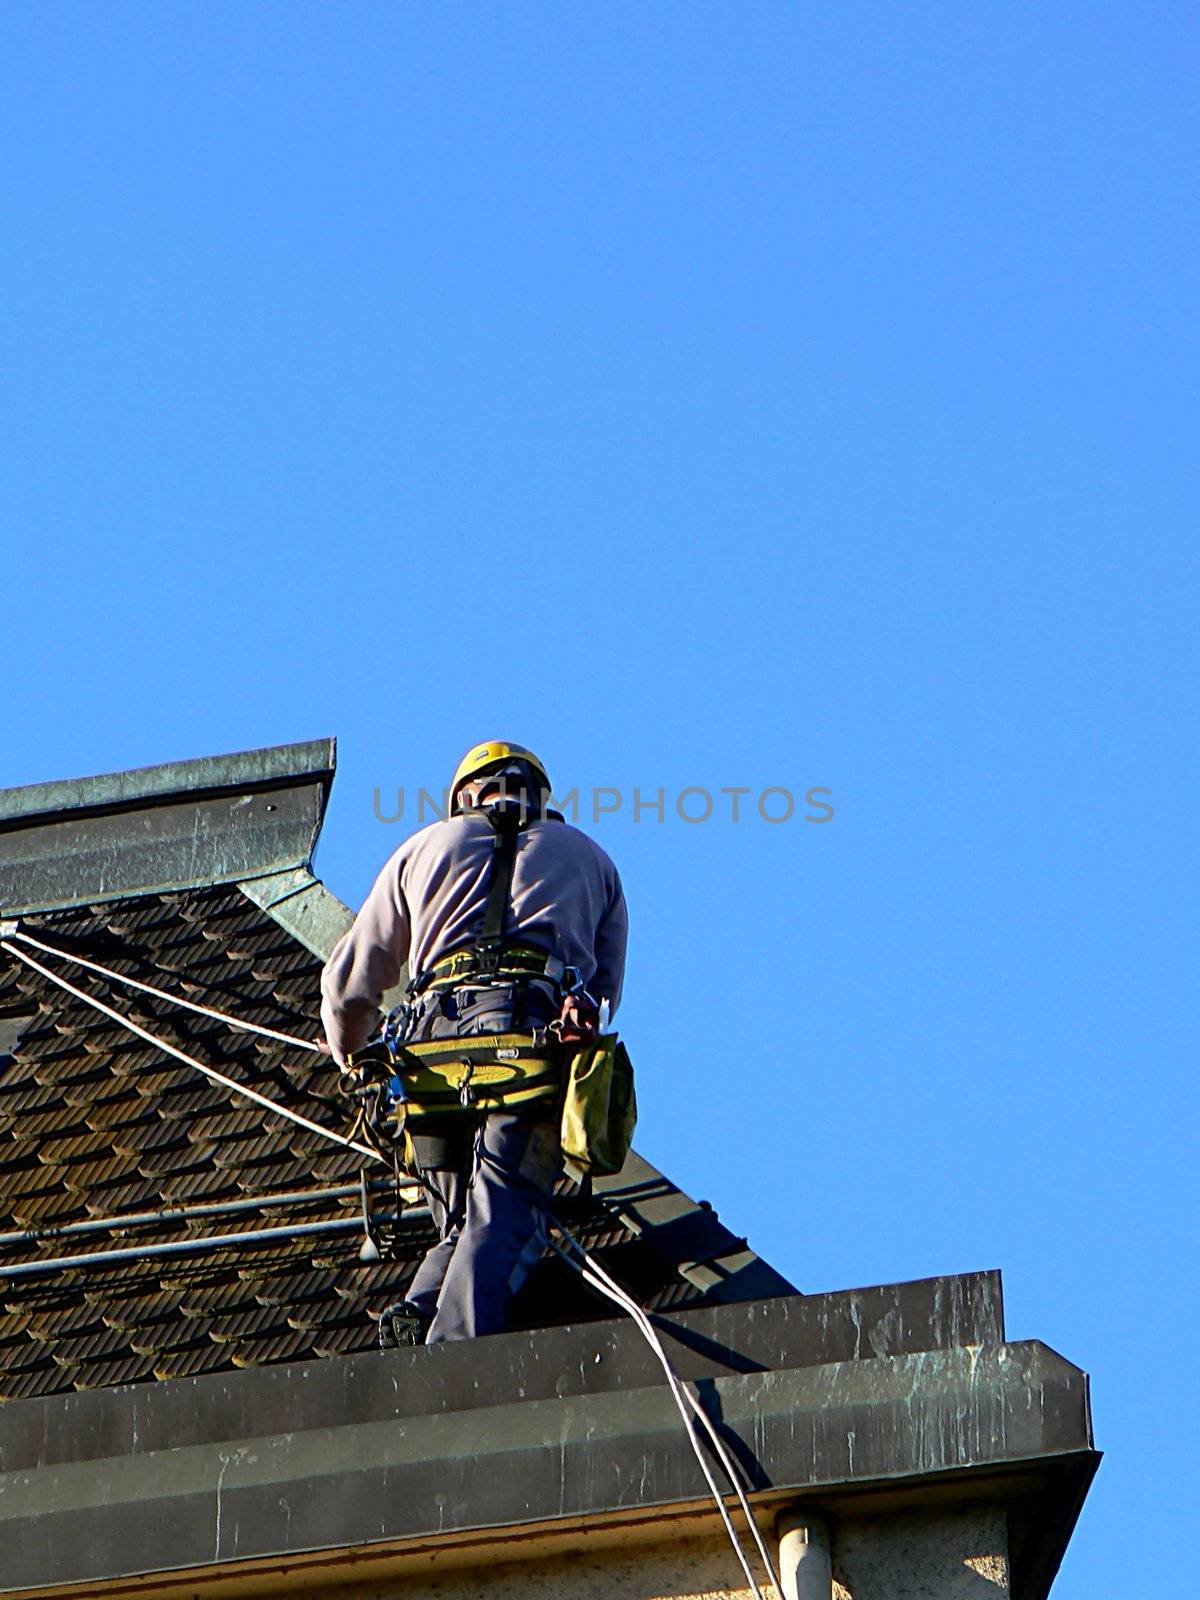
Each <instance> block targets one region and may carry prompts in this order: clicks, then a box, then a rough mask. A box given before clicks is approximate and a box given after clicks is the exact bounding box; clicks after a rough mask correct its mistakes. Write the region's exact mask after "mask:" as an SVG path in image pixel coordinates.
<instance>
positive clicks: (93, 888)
mask: <svg viewBox="0 0 1200 1600" xmlns="http://www.w3.org/2000/svg"><path fill="white" fill-rule="evenodd" d="M336 751H337V745H336V740H334V739H332V738H329V739H313V740H308V741H306V742H302V743H298V744H287V745H275V746H272V747H269V748H266V749H262V750H246V751H241V752H237V753H234V754H231V755H224V756H204V757H201V758H199V759H198V760H192V761H178V762H170V763H167V764H164V765H161V766H154V767H141V768H137V769H135V770H132V771H129V772H115V773H106V774H101V775H100V776H97V777H89V778H71V779H65V780H62V781H59V782H54V783H35V784H28V785H25V786H23V787H21V788H15V789H7V790H2V791H0V911H3V912H5V913H7V914H9V915H12V914H15V913H20V912H33V911H49V910H58V909H62V908H64V907H68V906H78V905H89V904H95V903H100V902H104V901H109V900H116V899H121V898H122V897H124V896H127V895H134V894H154V893H163V892H169V891H171V890H177V889H187V888H193V887H197V886H202V885H211V884H218V883H237V882H240V881H242V880H246V879H255V878H259V877H264V876H267V875H269V874H276V873H280V872H285V871H288V870H291V869H296V868H305V867H307V866H308V864H309V863H310V862H311V860H312V855H313V851H314V849H315V848H316V842H317V836H318V834H319V832H320V828H321V822H322V820H323V818H324V815H325V805H326V802H327V800H328V797H329V790H330V786H331V784H332V782H333V775H334V770H335V766H336V759H337V756H336Z"/></svg>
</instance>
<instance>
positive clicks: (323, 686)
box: [0, 0, 1200, 1600]
mask: <svg viewBox="0 0 1200 1600" xmlns="http://www.w3.org/2000/svg"><path fill="white" fill-rule="evenodd" d="M1198 33H1200V28H1198V26H1197V20H1196V16H1195V14H1194V12H1193V11H1192V10H1191V8H1188V7H1184V6H1182V5H1177V4H1149V5H1146V4H1142V5H1136V6H1135V5H1132V4H1127V5H1118V4H1106V3H1103V0H1099V3H1095V4H1091V5H1082V4H1077V3H1070V0H1068V3H1063V4H1059V5H1057V6H1042V5H1031V4H1022V3H1013V4H1006V5H995V4H981V5H971V6H955V5H949V4H945V5H933V4H914V5H900V6H897V5H884V4H855V3H850V4H846V5H841V6H837V7H815V6H809V5H782V4H775V3H764V4H761V5H756V6H732V5H718V4H713V3H703V0H702V3H699V4H696V3H689V4H686V5H685V4H680V3H670V0H660V3H658V4H656V5H654V6H644V5H632V4H625V3H620V0H613V3H609V4H606V5H604V6H601V7H596V6H585V5H582V4H575V3H569V4H562V5H536V4H529V3H526V4H511V5H506V6H469V5H461V4H457V5H456V4H439V5H437V6H416V5H392V4H389V5H379V4H368V3H356V4H354V5H340V6H334V5H312V4H305V3H301V0H292V3H289V4H266V3H261V0H257V3H256V0H239V3H238V4H232V3H228V0H226V3H207V4H202V5H201V4H195V3H191V0H182V3H176V4H172V5H171V6H163V5H160V4H145V5H142V4H112V3H108V4H105V3H100V4H86V5H85V4H83V3H72V4H62V3H54V0H42V3H39V4H38V5H37V6H25V7H8V8H6V9H5V11H4V13H3V15H2V16H0V107H2V108H3V109H2V110H0V131H2V133H3V137H2V138H0V190H2V192H3V196H4V200H3V205H2V207H0V229H2V230H3V238H2V240H0V293H2V296H3V306H4V317H3V328H4V331H3V335H2V338H3V359H2V361H0V406H2V408H3V416H2V422H3V432H2V438H3V444H2V445H0V508H2V510H0V516H2V517H3V523H4V547H5V551H6V555H7V571H8V574H9V584H8V590H7V598H6V606H5V614H6V615H5V645H6V648H5V651H4V659H5V678H6V685H7V692H6V694H5V697H4V705H5V713H6V714H5V729H4V732H5V738H4V751H5V757H6V760H5V769H6V770H5V772H4V774H3V776H2V780H0V781H3V782H4V783H7V784H17V783H24V782H32V781H36V780H40V779H47V778H56V777H65V776H73V775H77V774H82V773H86V772H94V771H111V770H116V769H120V768H124V767H128V766H138V765H144V764H147V763H151V762H155V761H160V760H169V759H175V758H180V757H186V756H191V755H202V754H210V753H216V752H220V751H226V750H235V749H242V748H249V747H253V746H258V745H264V744H275V743H281V742H284V741H287V740H291V739H298V738H309V737H314V736H317V735H323V734H327V733H336V734H337V735H338V737H339V741H340V765H339V777H338V780H337V784H336V788H335V793H334V799H333V803H332V806H331V810H330V814H329V818H328V821H327V824H326V828H325V834H324V838H323V842H322V845H321V850H320V854H319V858H318V866H319V869H320V870H321V872H322V874H323V875H324V876H325V877H326V879H327V881H328V882H329V883H330V884H331V885H332V887H333V888H334V889H335V890H337V891H338V892H339V893H340V894H341V895H342V896H343V898H345V899H347V900H349V901H351V902H354V903H357V901H358V900H359V899H360V898H361V897H362V895H363V894H364V893H365V891H366V889H367V887H368V885H369V883H370V881H371V878H372V876H373V874H374V872H375V870H376V869H377V867H378V866H379V865H380V863H381V862H382V860H383V858H384V857H385V856H386V854H387V853H388V852H389V851H390V850H391V849H392V848H393V847H394V845H395V844H397V843H398V842H399V840H400V838H401V837H402V836H403V833H404V832H405V830H406V827H407V826H408V823H398V824H386V823H381V822H379V821H377V820H376V818H375V816H374V814H373V812H374V807H373V792H374V790H375V789H376V788H379V789H380V790H381V791H382V793H383V796H384V809H385V810H387V809H389V808H390V807H389V804H388V801H389V798H390V797H392V796H394V792H395V789H396V787H397V786H398V785H402V784H403V785H406V786H408V787H409V790H410V794H411V793H413V792H415V788H416V786H418V785H420V784H425V785H427V786H430V787H434V786H440V785H441V784H442V783H444V782H445V781H446V778H447V776H448V773H449V771H450V770H451V769H452V767H453V765H454V763H455V762H456V761H457V759H458V757H459V755H460V754H461V753H462V751H463V749H465V747H466V746H467V745H468V744H470V743H472V742H474V741H475V740H477V739H480V738H487V737H494V736H506V737H511V738H515V739H518V740H520V741H522V742H524V743H527V744H530V745H532V746H533V747H534V748H535V749H537V750H538V751H539V752H540V753H541V754H542V755H543V757H544V759H545V760H546V762H547V764H548V766H549V768H550V771H551V774H552V776H553V778H554V780H555V783H556V786H558V787H560V788H561V787H570V786H572V785H578V786H580V787H581V789H582V790H583V791H584V792H585V793H588V792H590V790H591V788H592V787H593V786H596V785H606V786H611V787H614V788H617V789H619V790H620V791H622V793H623V794H624V796H625V797H626V798H625V801H624V804H623V808H622V810H621V811H620V812H618V813H616V814H615V815H611V816H606V817H603V818H601V819H600V821H598V822H597V823H596V824H595V825H594V826H593V825H592V824H591V823H590V822H589V823H588V826H589V827H591V829H592V831H593V832H594V833H595V835H596V837H598V838H599V839H600V840H601V842H602V843H603V844H604V845H605V847H606V848H607V849H609V851H610V853H611V854H612V855H613V856H614V858H615V859H616V860H617V862H618V864H619V866H620V868H621V871H622V874H623V877H624V879H625V883H626V889H627V894H628V898H629V902H630V908H631V916H632V922H633V932H632V939H631V950H630V975H629V982H628V990H627V998H626V1003H625V1007H624V1010H623V1015H622V1023H623V1028H624V1031H625V1034H626V1036H627V1038H628V1040H629V1042H630V1046H631V1049H632V1052H633V1055H634V1058H635V1060H636V1062H637V1065H638V1070H639V1078H640V1098H641V1104H642V1125H641V1130H640V1134H639V1141H638V1142H639V1147H640V1148H641V1149H642V1151H643V1152H644V1153H645V1154H646V1155H647V1156H648V1157H650V1158H651V1159H652V1160H654V1161H655V1162H657V1163H658V1164H659V1165H661V1166H662V1167H663V1168H664V1169H665V1170H666V1171H668V1172H669V1173H670V1174H671V1175H672V1176H673V1177H674V1178H675V1179H676V1181H678V1182H679V1183H680V1184H681V1185H683V1186H684V1187H686V1188H687V1189H689V1190H690V1191H691V1192H692V1193H693V1194H696V1195H702V1196H705V1197H706V1198H708V1199H710V1200H711V1201H712V1202H713V1203H714V1205H716V1206H717V1207H718V1209H719V1210H720V1211H721V1213H722V1215H723V1216H724V1217H725V1218H726V1220H728V1221H729V1222H730V1224H731V1225H732V1226H733V1227H734V1229H735V1231H737V1232H747V1233H749V1235H750V1236H751V1239H752V1241H753V1242H754V1244H755V1245H756V1247H757V1248H758V1249H759V1251H760V1252H761V1253H762V1254H764V1255H765V1256H767V1257H768V1259H770V1260H771V1261H772V1262H773V1263H775V1264H776V1265H777V1266H778V1267H780V1269H781V1270H783V1271H784V1272H786V1273H787V1274H789V1275H790V1276H791V1277H792V1278H793V1280H794V1281H795V1282H796V1283H797V1285H798V1286H799V1287H801V1288H804V1289H808V1290H817V1289H828V1288H838V1287H846V1286H849V1285H853V1284H860V1283H869V1282H880V1281H893V1280H896V1279H902V1278H906V1277H915V1276H923V1275H928V1274H933V1273H940V1272H955V1271H962V1270H967V1269H972V1268H981V1267H992V1266H999V1267H1001V1268H1002V1269H1003V1270H1004V1273H1005V1286H1006V1298H1007V1305H1008V1314H1009V1329H1010V1335H1011V1336H1012V1337H1015V1338H1030V1337H1037V1338H1042V1339H1044V1340H1046V1341H1047V1342H1048V1343H1050V1344H1052V1345H1054V1346H1055V1347H1056V1348H1058V1349H1059V1350H1061V1351H1062V1352H1063V1353H1064V1354H1066V1355H1067V1356H1068V1357H1070V1358H1071V1359H1072V1360H1074V1361H1076V1362H1077V1363H1078V1364H1079V1365H1081V1366H1083V1367H1085V1368H1086V1369H1088V1370H1089V1371H1090V1372H1091V1373H1092V1374H1093V1391H1094V1404H1095V1416H1096V1426H1097V1438H1098V1442H1099V1444H1100V1445H1101V1447H1102V1448H1103V1449H1105V1450H1106V1451H1107V1452H1108V1455H1107V1459H1106V1460H1105V1462H1104V1464H1103V1466H1102V1468H1101V1472H1100V1476H1099V1478H1098V1480H1097V1483H1096V1485H1095V1488H1094V1490H1093V1492H1092V1495H1091V1498H1090V1500H1089V1502H1088V1506H1087V1508H1086V1509H1085V1512H1084V1515H1083V1518H1082V1522H1081V1525H1080V1528H1079V1531H1078V1532H1077V1534H1076V1537H1075V1541H1074V1543H1073V1545H1072V1547H1071V1550H1070V1552H1069V1554H1068V1557H1067V1560H1066V1563H1065V1566H1064V1569H1063V1574H1062V1576H1061V1578H1060V1579H1059V1582H1058V1585H1057V1587H1056V1589H1055V1594H1056V1596H1059V1597H1061V1600H1085V1597H1086V1600H1092V1597H1093V1596H1095V1595H1096V1594H1100V1593H1103V1594H1114V1595H1116V1594H1122V1595H1129V1594H1135V1593H1138V1592H1141V1591H1142V1590H1143V1589H1144V1588H1145V1586H1146V1583H1147V1581H1148V1580H1147V1575H1146V1571H1147V1569H1146V1560H1147V1551H1152V1552H1153V1559H1154V1564H1155V1566H1156V1567H1157V1568H1158V1569H1159V1570H1160V1571H1165V1572H1178V1571H1183V1570H1187V1565H1188V1563H1189V1562H1190V1558H1191V1551H1190V1546H1188V1545H1187V1544H1186V1543H1185V1538H1184V1529H1183V1508H1184V1507H1190V1506H1192V1505H1193V1504H1194V1502H1195V1499H1196V1496H1197V1492H1198V1490H1200V1473H1198V1471H1197V1468H1196V1463H1195V1451H1194V1445H1193V1443H1192V1441H1191V1438H1190V1434H1189V1424H1188V1421H1187V1418H1188V1415H1189V1408H1191V1413H1190V1414H1191V1415H1194V1401H1195V1386H1194V1377H1193V1372H1194V1367H1195V1363H1194V1362H1193V1361H1192V1360H1191V1356H1190V1353H1189V1351H1188V1349H1187V1346H1186V1342H1185V1337H1184V1330H1186V1329H1187V1328H1189V1327H1190V1326H1192V1324H1193V1322H1194V1321H1195V1315H1196V1312H1197V1309H1198V1306H1197V1294H1196V1289H1195V1286H1194V1277H1195V1273H1194V1259H1195V1234H1194V1226H1193V1222H1192V1219H1193V1215H1194V1204H1193V1201H1192V1187H1193V1183H1194V1178H1195V1171H1196V1140H1195V1134H1196V1119H1195V1108H1194V1093H1193V1088H1192V1077H1193V1071H1194V1060H1195V1026H1194V1021H1195V1012H1194V1008H1193V993H1194V988H1195V984H1194V963H1195V954H1194V952H1195V935H1196V927H1195V922H1196V912H1195V907H1196V903H1197V895H1196V871H1195V869H1196V847H1195V842H1194V820H1193V819H1194V805H1193V804H1192V789H1191V786H1192V784H1193V783H1194V778H1195V772H1196V751H1195V747H1194V746H1195V739H1194V734H1195V728H1196V726H1197V719H1196V708H1195V704H1194V701H1195V687H1196V681H1195V659H1194V645H1193V640H1194V629H1195V616H1196V598H1197V596H1196V582H1195V579H1196V556H1195V531H1196V501H1197V495H1196V449H1195V441H1196V427H1197V405H1196V388H1195V371H1196V359H1197V354H1198V352H1197V343H1198V340H1197V320H1196V313H1195V305H1196V291H1197V283H1196V273H1195V269H1194V261H1195V239H1196V235H1197V220H1198V219H1197V216H1196V211H1197V201H1196V185H1195V180H1194V172H1195V158H1196V109H1195V107H1196V92H1195V61H1196V53H1197V46H1198V44H1200V38H1198ZM1190 646H1191V647H1193V648H1189V647H1190ZM1189 730H1190V731H1189ZM635 784H636V785H639V786H640V787H641V788H642V791H643V793H646V792H648V791H649V792H653V791H654V790H656V789H657V788H658V787H660V786H661V787H662V788H663V789H664V791H665V795H666V797H667V804H668V815H667V819H666V820H665V821H664V822H663V823H661V824H659V823H658V822H656V821H655V820H653V819H652V818H650V817H649V816H643V818H642V820H641V821H640V822H636V821H635V820H634V819H633V817H632V816H631V815H630V803H631V796H632V789H633V786H634V785H635ZM733 785H745V786H748V787H749V788H750V790H751V795H752V799H753V797H754V796H757V795H758V794H759V793H761V791H762V790H763V789H765V788H767V787H784V788H788V789H790V790H792V791H793V792H794V793H795V794H796V795H797V796H801V795H803V793H804V791H805V790H806V789H808V788H809V787H811V786H814V785H820V786H823V787H825V788H828V789H829V790H831V791H832V801H833V805H834V807H835V815H834V817H833V819H832V820H831V821H829V822H827V823H825V824H812V823H805V822H804V821H803V820H802V818H801V816H800V814H799V811H798V813H797V815H796V817H794V818H793V819H792V820H791V821H789V822H787V823H767V822H764V821H763V820H762V819H761V818H760V817H759V816H758V815H757V813H756V811H754V812H752V813H751V814H750V815H749V816H748V817H747V818H746V820H744V821H743V822H741V823H739V824H736V825H735V824H733V823H732V821H731V820H729V817H728V812H727V809H725V808H726V807H727V802H726V801H724V800H722V801H721V804H720V806H719V807H718V809H717V814H716V815H715V816H714V818H713V819H712V820H711V821H709V822H707V823H703V824H688V823H685V822H683V821H681V820H680V819H679V818H678V816H677V815H675V814H673V813H672V811H671V809H670V808H671V807H672V804H673V801H674V798H675V797H676V796H677V795H678V793H679V791H680V790H681V789H684V788H686V787H688V786H700V787H706V788H708V789H710V790H712V791H713V792H714V793H716V791H718V790H719V789H720V788H721V787H723V786H733ZM1114 1523H1118V1524H1119V1525H1120V1526H1121V1527H1122V1528H1123V1529H1126V1530H1128V1529H1136V1530H1137V1536H1136V1537H1135V1538H1121V1539H1117V1540H1114V1539H1113V1538H1112V1536H1111V1528H1112V1526H1113V1525H1114Z"/></svg>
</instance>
